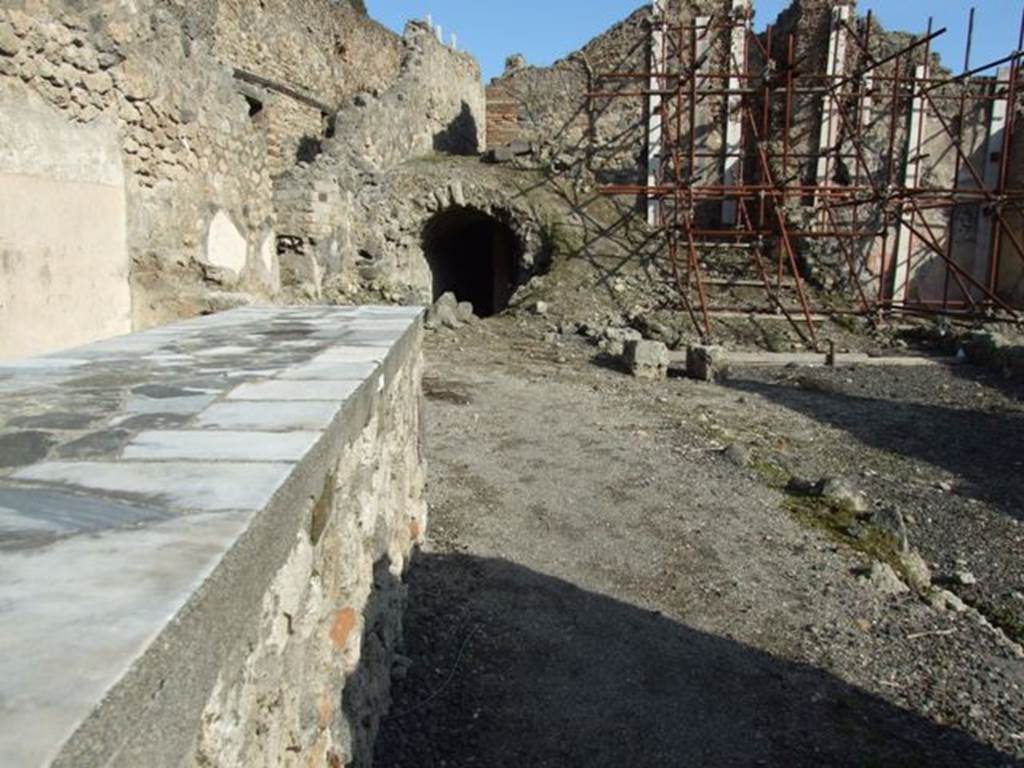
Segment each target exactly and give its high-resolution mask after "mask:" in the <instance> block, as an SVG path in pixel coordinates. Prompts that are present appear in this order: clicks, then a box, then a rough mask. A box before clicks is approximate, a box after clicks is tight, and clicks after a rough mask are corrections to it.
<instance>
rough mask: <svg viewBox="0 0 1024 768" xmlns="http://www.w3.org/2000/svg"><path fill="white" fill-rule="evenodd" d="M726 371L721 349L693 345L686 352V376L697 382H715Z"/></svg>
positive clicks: (726, 367)
mask: <svg viewBox="0 0 1024 768" xmlns="http://www.w3.org/2000/svg"><path fill="white" fill-rule="evenodd" d="M727 370H728V366H727V365H726V363H725V359H724V350H723V349H722V348H721V347H713V346H704V345H694V346H691V347H689V348H688V349H687V350H686V375H687V376H689V377H690V378H691V379H697V381H716V380H717V379H718V378H719V377H720V376H722V375H723V374H724V373H725V372H726V371H727Z"/></svg>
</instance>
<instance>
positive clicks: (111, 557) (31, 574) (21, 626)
mask: <svg viewBox="0 0 1024 768" xmlns="http://www.w3.org/2000/svg"><path fill="white" fill-rule="evenodd" d="M421 314H422V310H421V309H420V308H404V307H302V308H288V309H286V308H243V309H237V310H232V311H230V312H225V313H223V314H218V315H212V316H208V317H202V318H198V319H195V320H191V321H187V322H183V323H178V324H175V325H171V326H166V327H162V328H157V329H153V330H150V331H146V332H142V333H137V334H132V335H129V336H124V337H120V338H114V339H110V340H107V341H103V342H99V343H97V344H91V345H89V346H85V347H81V348H79V349H74V350H69V351H65V352H61V353H59V354H55V355H48V356H43V357H37V358H32V359H28V360H19V361H9V362H3V361H0V627H2V629H0V765H3V766H36V765H46V764H48V763H49V762H50V761H51V760H52V759H53V758H54V757H55V756H56V754H57V752H58V751H59V749H60V747H61V745H62V744H63V743H64V742H65V741H66V740H67V738H68V737H70V736H71V734H72V733H73V732H74V731H75V730H76V728H77V727H78V726H79V725H80V723H81V722H82V721H83V720H84V718H85V717H86V716H87V715H88V714H89V713H90V712H91V711H92V709H93V708H95V707H96V705H97V704H98V703H99V702H100V701H101V700H102V699H103V697H104V695H105V694H106V693H107V692H108V691H109V690H110V689H111V688H112V686H114V685H115V684H116V682H117V681H118V680H119V679H121V677H122V676H123V675H124V673H125V672H126V671H127V670H128V669H129V667H130V666H131V665H132V663H133V662H134V661H135V660H136V659H138V658H139V657H140V656H141V654H142V653H143V652H144V651H145V649H146V648H147V647H148V646H149V644H150V643H152V642H153V640H154V639H155V638H156V637H157V636H158V635H159V634H160V632H161V630H162V628H163V627H164V626H165V625H166V624H167V623H168V622H169V621H171V620H172V619H173V618H174V617H175V615H176V614H177V613H178V612H179V610H180V609H181V608H182V606H183V605H184V604H185V603H186V601H187V600H188V599H189V597H190V595H192V593H193V592H194V591H195V590H196V589H197V588H198V587H199V586H200V585H202V583H203V582H204V581H205V580H206V579H207V577H208V576H209V575H210V573H212V571H213V569H214V568H215V566H216V565H217V563H218V562H220V560H221V559H222V558H223V556H224V554H225V553H226V552H227V551H228V550H229V549H230V548H231V547H232V546H233V544H234V543H235V542H236V541H237V540H238V537H239V536H240V535H241V534H242V533H243V532H244V531H245V530H246V527H247V526H248V525H249V523H250V522H251V521H252V519H253V517H254V516H255V515H256V514H258V513H259V512H260V511H261V510H263V509H265V508H266V507H267V505H268V504H269V503H270V501H271V499H272V498H273V496H274V494H275V493H276V492H277V491H278V490H279V489H280V488H281V486H282V485H283V484H284V483H285V482H286V480H287V479H288V478H289V476H290V475H291V474H292V472H293V470H294V469H295V467H296V465H297V463H298V462H300V461H301V460H302V459H303V457H304V456H305V455H306V454H308V453H309V452H310V451H311V450H312V449H313V448H314V446H316V445H317V443H318V442H319V441H320V439H321V438H322V437H323V435H324V432H325V431H326V430H327V429H328V428H329V427H330V426H331V425H332V424H333V423H334V421H335V420H336V418H337V417H338V415H339V413H340V411H341V409H342V407H343V405H344V404H345V402H346V400H347V399H348V398H350V397H351V396H352V395H353V394H354V393H355V392H357V391H358V390H359V389H360V388H361V387H362V386H363V384H364V383H366V382H367V381H370V380H372V379H374V378H375V377H377V378H380V376H381V375H382V374H381V373H380V371H381V367H382V365H383V363H384V362H385V361H386V360H387V358H388V356H389V353H390V352H391V351H392V349H393V347H394V345H395V344H396V343H397V342H398V341H399V340H400V339H401V338H402V337H403V336H404V335H405V334H406V333H407V332H408V331H409V330H410V328H411V327H412V326H413V325H414V324H415V323H417V322H418V321H419V318H420V316H421ZM373 385H374V386H382V385H383V384H382V382H374V384H373Z"/></svg>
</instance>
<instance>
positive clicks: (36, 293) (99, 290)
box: [0, 93, 131, 360]
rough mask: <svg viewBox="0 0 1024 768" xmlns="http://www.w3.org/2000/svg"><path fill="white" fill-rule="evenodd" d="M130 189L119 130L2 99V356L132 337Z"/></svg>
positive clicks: (1, 95) (30, 103)
mask: <svg viewBox="0 0 1024 768" xmlns="http://www.w3.org/2000/svg"><path fill="white" fill-rule="evenodd" d="M124 185H125V176H124V169H123V166H122V163H121V155H120V150H119V145H118V141H117V133H116V131H115V129H114V128H113V126H111V125H109V124H100V123H94V124H92V125H89V126H83V125H76V124H71V123H69V122H67V120H66V119H65V118H64V117H62V116H61V115H59V114H57V113H56V112H54V111H52V110H51V109H50V108H48V107H46V106H45V105H43V104H41V103H38V102H33V101H30V100H27V98H26V95H25V94H20V97H19V96H18V95H16V94H10V93H7V94H4V93H0V360H7V359H12V358H18V357H24V356H27V355H36V354H42V353H45V352H52V351H56V350H60V349H63V348H67V347H73V346H77V345H81V344H84V343H87V342H90V341H95V340H97V339H102V338H106V337H109V336H115V335H118V334H121V333H128V332H130V331H131V293H130V288H129V283H128V264H129V261H128V248H127V242H126V226H127V219H126V210H125V188H124Z"/></svg>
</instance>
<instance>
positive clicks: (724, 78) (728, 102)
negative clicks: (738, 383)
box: [587, 0, 1024, 347]
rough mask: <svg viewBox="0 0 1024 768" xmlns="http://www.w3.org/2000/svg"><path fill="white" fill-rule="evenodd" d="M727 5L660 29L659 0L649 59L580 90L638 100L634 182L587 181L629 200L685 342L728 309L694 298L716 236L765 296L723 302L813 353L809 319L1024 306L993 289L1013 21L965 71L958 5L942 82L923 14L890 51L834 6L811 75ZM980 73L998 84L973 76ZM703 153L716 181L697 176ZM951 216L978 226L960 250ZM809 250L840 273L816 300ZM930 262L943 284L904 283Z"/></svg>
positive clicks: (1001, 238) (1016, 200) (704, 286)
mask: <svg viewBox="0 0 1024 768" xmlns="http://www.w3.org/2000/svg"><path fill="white" fill-rule="evenodd" d="M730 2H731V6H732V7H731V10H730V11H729V12H726V13H723V14H719V15H718V16H712V17H699V18H697V19H695V20H693V21H692V22H690V23H686V24H678V23H673V22H672V21H671V20H670V19H669V18H668V17H667V13H665V12H664V10H663V8H664V5H663V4H659V5H658V8H659V13H657V14H656V15H655V16H653V17H652V20H651V28H652V35H651V39H652V50H651V56H650V62H651V67H650V70H649V71H647V72H604V73H598V74H597V76H596V78H595V81H594V85H593V86H592V87H593V90H591V91H590V92H588V94H587V98H588V99H589V100H592V101H600V102H603V103H607V102H608V100H611V99H629V98H632V99H642V100H643V102H644V104H645V106H646V111H645V115H646V116H647V119H646V121H645V124H646V125H647V126H648V135H647V137H646V157H647V158H648V175H647V177H646V178H645V179H643V180H641V182H640V183H638V184H615V185H608V186H604V187H602V188H601V191H602V193H603V194H606V195H635V196H639V197H640V198H641V199H642V200H644V201H645V203H646V205H647V210H648V215H649V223H650V224H651V225H652V226H655V227H657V228H658V229H659V230H660V232H661V233H662V236H663V238H664V242H665V252H666V254H667V260H668V265H669V270H670V272H671V274H672V275H673V279H674V281H675V283H676V286H677V288H678V292H679V295H680V298H681V299H682V302H683V305H684V307H685V309H686V310H687V311H688V313H689V315H690V317H691V319H692V321H693V323H694V326H695V328H696V329H697V331H698V332H699V333H700V334H701V336H703V337H705V338H710V337H711V336H712V334H713V321H714V318H715V317H716V315H722V314H724V313H730V312H731V313H735V312H736V311H737V308H736V307H728V306H716V305H713V304H712V303H711V301H710V299H709V295H710V294H709V290H708V289H709V286H710V285H711V284H713V283H715V280H714V278H713V276H712V273H713V272H714V270H715V266H716V259H717V258H718V255H717V254H720V253H721V252H722V251H723V248H722V246H725V247H726V248H728V249H732V250H734V251H738V252H743V253H746V254H749V267H751V268H752V271H751V275H752V279H751V280H750V281H749V283H748V284H750V285H753V284H757V285H759V286H760V287H762V288H763V289H764V294H765V296H766V297H767V300H768V301H767V305H766V306H762V307H755V308H751V307H749V306H746V307H741V308H739V310H740V311H744V312H745V313H746V314H754V315H756V314H761V313H770V314H772V315H773V316H778V315H780V314H781V315H784V316H785V317H786V318H787V319H789V321H790V322H791V323H792V324H793V326H794V327H795V328H796V329H797V331H798V332H799V333H800V335H801V336H802V337H803V338H804V340H805V341H806V342H807V344H808V345H809V346H811V347H817V346H818V332H817V330H816V328H815V322H816V321H817V320H818V319H820V317H821V316H823V315H824V316H834V315H836V314H856V315H863V316H868V317H872V318H875V319H877V320H883V319H885V318H887V317H892V316H894V315H902V314H907V315H936V314H942V315H955V316H960V317H965V318H983V319H992V318H998V319H1007V320H1019V319H1020V313H1021V311H1022V310H1024V307H1022V306H1019V305H1015V304H1014V302H1013V301H1012V300H1011V299H1010V298H1008V297H1006V296H1004V295H1002V293H1001V291H1000V275H1001V269H1002V267H1003V265H1004V264H1005V262H1006V261H1007V260H1011V259H1012V260H1015V261H1016V262H1017V263H1018V265H1019V266H1020V267H1021V269H1022V271H1024V234H1022V231H1024V223H1022V222H1024V217H1022V216H1021V213H1022V211H1024V189H1017V188H1013V187H1012V186H1011V183H1012V182H1014V181H1016V179H1014V178H1013V174H1012V169H1011V164H1010V158H1011V154H1012V151H1013V139H1014V136H1015V131H1016V129H1017V124H1018V121H1019V119H1018V116H1017V105H1018V101H1020V93H1019V91H1020V87H1021V83H1020V71H1021V63H1022V59H1024V16H1022V20H1021V27H1020V30H1021V31H1020V42H1019V45H1018V47H1017V50H1015V51H1013V52H1011V53H1010V54H1009V55H1008V56H1006V57H1003V58H1002V59H1000V60H998V61H995V62H989V63H987V64H985V65H982V66H973V67H972V64H971V48H972V44H973V33H974V11H973V10H972V11H971V19H970V24H969V28H968V35H967V46H966V49H967V53H966V55H965V60H964V70H963V72H962V73H961V74H959V75H956V76H942V75H936V74H935V73H934V72H933V56H932V46H933V43H934V41H935V40H936V39H937V38H939V37H940V36H941V35H943V34H944V33H945V30H944V29H942V30H933V29H932V23H931V21H929V23H928V30H927V32H926V33H924V34H922V35H921V36H919V37H918V38H916V39H914V40H913V41H912V42H910V43H909V44H907V45H904V46H902V47H900V48H899V49H898V50H891V45H890V46H889V47H888V48H887V47H886V46H885V45H884V44H883V42H882V41H881V40H879V37H880V35H879V34H878V31H877V29H876V27H875V24H874V21H873V19H872V17H871V15H870V14H868V16H867V17H866V18H864V19H861V20H859V21H858V20H856V19H854V18H852V15H851V13H850V8H849V6H848V5H847V4H846V3H844V2H837V5H836V8H835V10H834V13H833V15H832V19H831V37H830V41H829V49H828V51H829V52H828V61H827V62H826V66H825V68H824V70H823V71H817V70H815V71H811V70H810V69H809V66H808V65H807V64H806V63H805V62H804V61H802V60H801V58H798V56H797V51H798V48H799V41H798V40H797V38H796V36H795V34H793V33H788V34H785V35H779V34H778V33H777V32H776V30H775V29H773V28H772V27H768V29H767V30H766V31H765V32H764V33H763V34H755V33H754V32H753V28H752V18H753V13H752V10H751V8H750V5H749V1H748V0H730ZM716 50H717V51H718V53H719V55H718V56H717V57H716V56H715V52H716ZM722 51H725V54H724V55H722V53H721V52H722ZM805 58H806V57H805ZM996 68H999V69H998V71H997V75H996V77H994V78H992V77H985V78H980V77H978V75H980V74H982V73H985V72H990V71H992V70H994V69H996ZM631 82H636V83H637V85H636V86H630V85H629V83H631ZM608 83H614V84H615V85H614V87H609V86H608ZM623 84H625V87H622V86H623ZM816 100H820V103H821V106H820V109H821V112H820V115H819V114H817V113H816V114H815V119H813V120H810V121H809V122H810V123H812V124H813V125H814V126H815V129H816V130H815V131H814V133H819V132H820V138H819V139H818V141H817V145H816V146H807V144H808V142H807V140H806V136H804V135H801V134H800V128H799V127H798V124H799V123H801V122H802V123H803V124H804V125H806V124H807V122H808V119H807V115H806V114H805V115H804V116H803V119H802V120H801V119H800V115H799V114H798V107H799V104H798V101H799V102H800V104H803V105H806V104H808V103H812V104H813V103H816ZM715 104H718V105H719V108H718V109H717V110H716V109H715V108H714V106H713V105H715ZM800 108H802V109H804V110H806V109H807V107H806V106H804V107H800ZM654 110H656V114H655V113H654ZM709 111H710V113H711V116H710V117H709V116H708V112H709ZM977 114H983V115H984V116H985V118H986V123H985V126H986V130H987V136H986V137H985V139H984V141H982V142H981V150H982V151H981V152H979V151H978V150H979V147H978V146H977V141H975V145H974V146H972V145H971V144H970V142H969V140H968V136H967V135H966V130H965V125H966V123H967V117H968V116H969V115H977ZM819 116H820V118H821V119H820V121H818V120H816V118H817V117H819ZM709 125H710V126H711V128H718V129H721V132H722V135H723V137H724V138H723V141H722V142H721V146H712V147H708V146H705V143H706V142H705V140H704V139H703V138H702V137H705V136H706V135H707V134H708V133H709ZM938 146H940V147H941V148H942V150H943V152H951V153H952V154H953V155H954V156H955V168H954V171H953V178H952V180H951V181H949V182H948V183H947V182H945V181H942V180H939V181H936V180H935V179H933V178H931V177H932V176H933V175H934V174H932V173H930V172H929V169H930V168H931V166H930V165H929V163H931V162H933V160H934V159H933V158H931V157H930V155H929V152H930V151H931V148H933V147H938ZM979 154H981V155H982V156H983V157H984V158H985V159H984V160H983V161H982V162H980V163H979V160H978V155H979ZM708 161H712V162H714V163H718V164H719V166H718V167H719V168H720V169H721V173H720V175H719V174H714V173H709V172H708V168H709V166H708ZM979 166H980V167H979ZM965 211H966V212H967V214H970V215H974V216H975V219H976V221H977V222H978V223H977V232H978V233H980V235H977V236H976V237H977V238H978V239H979V242H978V243H977V244H976V245H975V248H974V251H973V257H972V258H973V260H970V259H967V257H965V256H964V254H963V253H962V252H960V251H961V250H962V249H959V248H958V245H957V238H958V237H959V236H960V235H959V234H958V230H957V222H958V214H963V213H964V212H965ZM1015 218H1016V220H1014V219H1015ZM809 248H813V249H815V250H816V251H818V252H821V251H824V252H828V253H830V254H832V255H833V256H834V257H835V258H836V259H837V260H838V262H839V263H840V264H841V265H842V266H843V270H844V272H845V273H846V275H847V277H846V280H847V284H846V288H845V289H844V290H842V291H838V292H837V291H832V292H831V294H830V295H828V297H827V301H826V302H823V301H822V300H821V299H818V300H817V301H816V300H815V297H814V295H815V294H816V293H818V294H820V293H821V292H815V291H813V290H812V289H811V288H810V287H809V285H808V281H807V275H806V269H805V258H804V257H805V252H806V251H807V249H809ZM934 264H938V265H939V267H940V268H941V270H942V273H941V279H940V280H939V281H938V282H939V283H941V289H933V290H932V292H931V293H929V292H928V291H926V290H922V289H920V288H918V287H915V285H914V277H915V275H917V274H918V272H919V271H920V270H921V269H922V267H923V266H924V265H934Z"/></svg>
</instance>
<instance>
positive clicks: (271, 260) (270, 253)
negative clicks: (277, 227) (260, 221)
mask: <svg viewBox="0 0 1024 768" xmlns="http://www.w3.org/2000/svg"><path fill="white" fill-rule="evenodd" d="M276 243H277V237H276V236H275V235H274V233H273V232H268V233H267V236H266V237H264V238H263V242H262V243H260V263H261V264H262V265H263V268H264V269H265V270H267V274H270V275H272V274H274V265H275V262H276V261H277V249H276V248H275V244H276Z"/></svg>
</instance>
